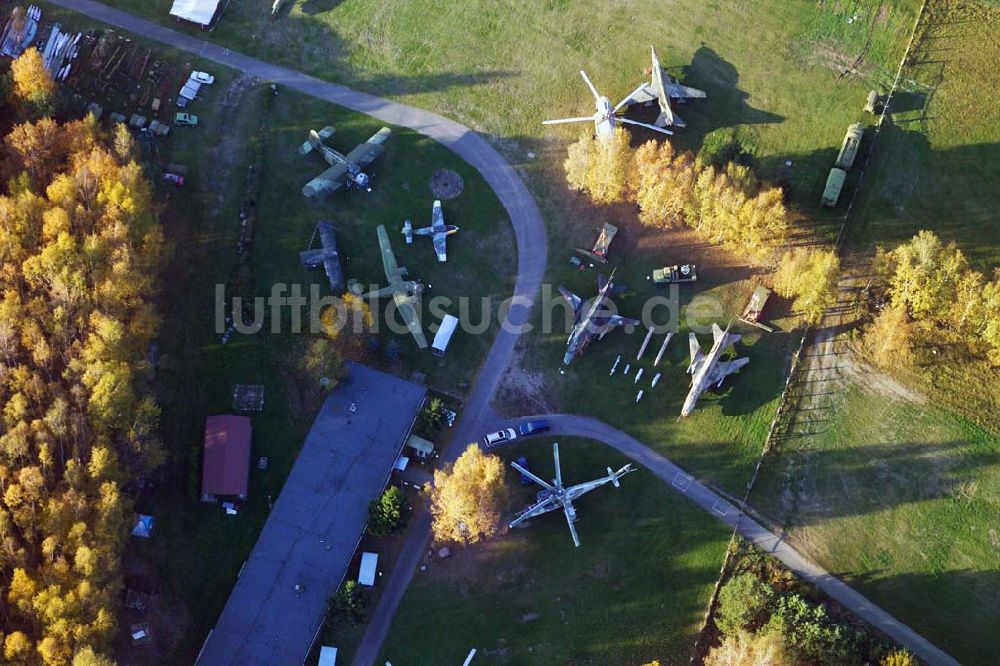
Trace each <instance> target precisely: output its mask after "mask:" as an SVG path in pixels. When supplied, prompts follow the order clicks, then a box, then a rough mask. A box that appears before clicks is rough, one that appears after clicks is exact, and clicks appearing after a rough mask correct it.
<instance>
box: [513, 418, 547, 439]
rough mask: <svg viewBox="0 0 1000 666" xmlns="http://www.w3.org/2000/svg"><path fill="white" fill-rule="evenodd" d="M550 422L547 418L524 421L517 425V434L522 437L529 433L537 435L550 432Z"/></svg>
mask: <svg viewBox="0 0 1000 666" xmlns="http://www.w3.org/2000/svg"><path fill="white" fill-rule="evenodd" d="M549 427H550V426H549V422H548V421H547V420H546V419H538V420H537V421H528V422H527V423H522V424H521V425H519V426H517V434H518V435H519V436H521V437H527V436H528V435H537V434H538V433H542V432H548V430H549Z"/></svg>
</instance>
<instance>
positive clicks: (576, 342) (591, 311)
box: [559, 271, 639, 366]
mask: <svg viewBox="0 0 1000 666" xmlns="http://www.w3.org/2000/svg"><path fill="white" fill-rule="evenodd" d="M614 280H615V273H614V271H611V277H609V278H607V279H605V278H604V276H603V275H598V276H597V289H598V291H597V296H596V297H595V298H594V299H593V300H592V301H589V302H587V303H584V302H583V299H582V298H580V297H579V296H577V295H576V294H574V293H573V292H571V291H570V290H569V289H566V288H565V287H559V293H560V294H562V295H563V298H565V299H566V301H567V302H568V303H569V304H570V307H572V308H573V322H574V323H573V330H572V331H570V334H569V339H568V340H567V341H566V354H565V356H563V365H564V366H567V365H569V364H570V363H572V362H573V359H575V358H576V357H578V356H580V355H581V354H583V352H584V350H585V349H586V348H587V345H589V344H590V342H591V341H592V340H593V339H594V338H595V337H596V338H597V339H598V340H603V339H604V336H605V335H607V334H608V333H609V332H611V330H612V329H614V328H615V327H616V326H629V325H632V326H638V325H639V320H637V319H630V318H628V317H622V316H620V315H616V314H611V312H612V311H613V310H614V304H613V303H611V296H614V295H615V294H619V293H621V292H622V290H623V288H622V287H617V288H616V287H615V283H614ZM609 305H610V307H608V306H609Z"/></svg>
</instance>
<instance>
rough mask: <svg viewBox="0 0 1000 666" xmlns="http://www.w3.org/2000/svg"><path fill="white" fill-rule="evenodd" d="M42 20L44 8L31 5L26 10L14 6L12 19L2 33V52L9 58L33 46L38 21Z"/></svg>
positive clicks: (0, 40) (0, 51) (0, 43)
mask: <svg viewBox="0 0 1000 666" xmlns="http://www.w3.org/2000/svg"><path fill="white" fill-rule="evenodd" d="M41 20H42V10H41V9H39V8H38V7H36V6H34V5H29V6H28V10H27V11H25V10H24V9H23V8H21V7H14V9H12V10H11V12H10V19H8V20H7V25H5V26H4V28H3V32H2V33H0V54H3V55H5V56H7V57H8V58H17V57H19V56H20V55H21V54H22V53H24V50H25V49H26V48H28V47H29V46H31V42H33V41H35V35H37V34H38V22H39V21H41Z"/></svg>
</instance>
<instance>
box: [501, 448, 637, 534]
mask: <svg viewBox="0 0 1000 666" xmlns="http://www.w3.org/2000/svg"><path fill="white" fill-rule="evenodd" d="M552 457H553V458H554V459H555V464H556V478H555V479H554V480H553V481H552V483H551V484H550V483H547V482H545V481H543V480H542V479H540V478H539V477H537V476H535V475H534V474H532V473H531V472H530V471H528V470H527V469H525V468H524V467H522V466H521V465H519V464H517V463H516V462H512V463H511V467H513V468H514V469H516V470H517V471H518V472H520V473H521V474H523V475H524V476H525V477H527V478H529V479H531V480H532V481H534V482H535V483H537V484H538V485H540V486H541V487H542V488H544V490H542V491H541V492H539V493H538V501H537V502H536V503H535V504H533V505H531V506H529V507H528V508H527V509H525V510H524V511H523V512H522V513H520V514H519V515H518V516H517V518H515V519H514V520H513V521H511V523H510V525H509V527H510V528H514V527H517V526H518V525H520V524H521V523H523V522H524V521H526V520H527V519H529V518H534V517H535V516H540V515H542V514H543V513H548V512H549V511H558V510H559V509H562V510H563V513H564V514H566V523H567V524H568V525H569V533H570V536H572V537H573V543H574V544H576V547H577V548H579V547H580V537H579V536H577V534H576V527H575V526H574V525H573V523H575V522H576V508H575V507H574V506H573V500H575V499H577V498H578V497H580V495H583V494H584V493H589V492H590V491H591V490H594V489H595V488H600V487H601V486H603V485H604V484H606V483H610V484H612V485H613V486H614V487H615V488H619V487H620V486H621V482H620V481H619V479H620V478H622V477H623V476H625V475H626V474H628V473H629V472H634V471H635V469H634V468H633V467H632V464H631V463H629V464H627V465H625V466H624V467H622V468H621V469H620V470H618V471H617V472H615V471H613V470H612V469H611V468H610V467H609V468H608V475H607V476H604V477H601V478H600V479H594V480H593V481H587V482H585V483H578V484H577V485H575V486H570V487H569V488H564V487H563V483H562V469H561V468H560V467H559V444H558V443H555V444H553V445H552Z"/></svg>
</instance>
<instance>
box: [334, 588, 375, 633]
mask: <svg viewBox="0 0 1000 666" xmlns="http://www.w3.org/2000/svg"><path fill="white" fill-rule="evenodd" d="M367 610H368V600H367V599H366V598H365V595H364V591H363V590H362V589H361V586H360V585H358V581H356V580H349V581H347V582H346V583H344V584H343V585H341V586H340V589H339V590H337V593H336V594H335V595H333V596H332V597H330V600H329V601H327V602H326V621H327V623H328V624H330V625H333V624H336V623H337V622H346V623H347V624H349V625H351V626H352V627H354V626H357V625H359V624H361V623H362V622H364V621H365V619H366V616H367Z"/></svg>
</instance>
